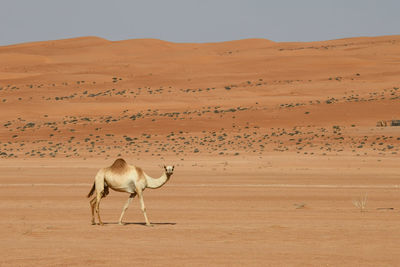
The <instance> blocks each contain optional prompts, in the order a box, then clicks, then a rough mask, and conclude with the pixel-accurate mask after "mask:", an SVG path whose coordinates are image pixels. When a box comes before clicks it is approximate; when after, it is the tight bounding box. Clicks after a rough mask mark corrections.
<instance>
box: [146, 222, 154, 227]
mask: <svg viewBox="0 0 400 267" xmlns="http://www.w3.org/2000/svg"><path fill="white" fill-rule="evenodd" d="M146 226H148V227H153V226H154V224H151V223H146Z"/></svg>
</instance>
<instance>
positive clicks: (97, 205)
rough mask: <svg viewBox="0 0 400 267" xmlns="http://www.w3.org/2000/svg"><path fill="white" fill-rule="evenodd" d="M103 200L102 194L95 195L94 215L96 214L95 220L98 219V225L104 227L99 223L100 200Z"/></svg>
mask: <svg viewBox="0 0 400 267" xmlns="http://www.w3.org/2000/svg"><path fill="white" fill-rule="evenodd" d="M102 198H103V195H102V193H100V194H97V196H96V213H97V218H98V219H99V224H100V225H104V223H103V222H102V221H101V218H100V200H101V199H102Z"/></svg>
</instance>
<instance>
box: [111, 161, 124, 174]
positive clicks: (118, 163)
mask: <svg viewBox="0 0 400 267" xmlns="http://www.w3.org/2000/svg"><path fill="white" fill-rule="evenodd" d="M127 165H128V164H127V163H126V161H125V160H124V159H121V158H119V159H116V160H115V161H114V163H113V164H112V165H111V170H113V171H118V170H123V169H125V168H126V166H127Z"/></svg>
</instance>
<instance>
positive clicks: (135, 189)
mask: <svg viewBox="0 0 400 267" xmlns="http://www.w3.org/2000/svg"><path fill="white" fill-rule="evenodd" d="M173 172H174V166H167V167H166V166H165V165H164V173H163V174H162V175H161V177H160V178H152V177H150V176H148V175H147V174H146V173H144V172H143V170H142V169H141V168H139V167H136V166H133V165H128V164H127V163H126V161H125V160H124V159H122V158H119V159H117V160H115V162H114V163H113V164H112V165H111V166H110V167H107V168H102V169H100V170H99V171H98V172H97V175H96V177H95V181H94V183H93V186H92V189H91V190H90V192H89V194H88V195H87V197H88V198H90V197H91V196H92V195H93V193H94V192H95V191H96V196H95V197H94V198H93V199H92V200H90V206H91V208H92V224H93V225H94V224H96V220H95V216H94V211H95V210H96V213H97V217H98V219H99V224H100V225H103V222H102V221H101V218H100V210H99V206H100V200H101V199H102V198H103V197H106V196H107V195H108V193H109V189H108V188H109V187H110V188H111V189H113V190H115V191H118V192H126V193H129V194H130V195H129V198H128V200H127V202H126V203H125V205H124V207H123V208H122V213H121V216H120V217H119V221H118V223H119V224H121V225H122V224H123V223H122V217H123V216H124V213H125V211H126V210H127V209H128V206H129V204H130V203H131V201H132V200H133V198H134V197H135V196H136V195H138V197H139V200H140V206H141V209H142V212H143V215H144V219H145V221H146V226H152V224H151V223H150V221H149V219H148V218H147V215H146V207H145V206H144V201H143V191H144V190H145V189H146V188H152V189H156V188H160V187H161V186H163V185H164V184H165V183H166V182H168V180H169V179H170V178H171V175H172V174H173Z"/></svg>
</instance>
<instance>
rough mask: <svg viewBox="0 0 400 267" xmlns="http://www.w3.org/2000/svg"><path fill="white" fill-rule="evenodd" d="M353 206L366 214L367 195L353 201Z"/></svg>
mask: <svg viewBox="0 0 400 267" xmlns="http://www.w3.org/2000/svg"><path fill="white" fill-rule="evenodd" d="M353 205H354V206H355V207H356V208H358V209H360V211H361V212H364V211H365V210H366V208H367V194H366V193H365V195H364V196H363V197H360V198H359V199H356V200H353Z"/></svg>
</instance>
